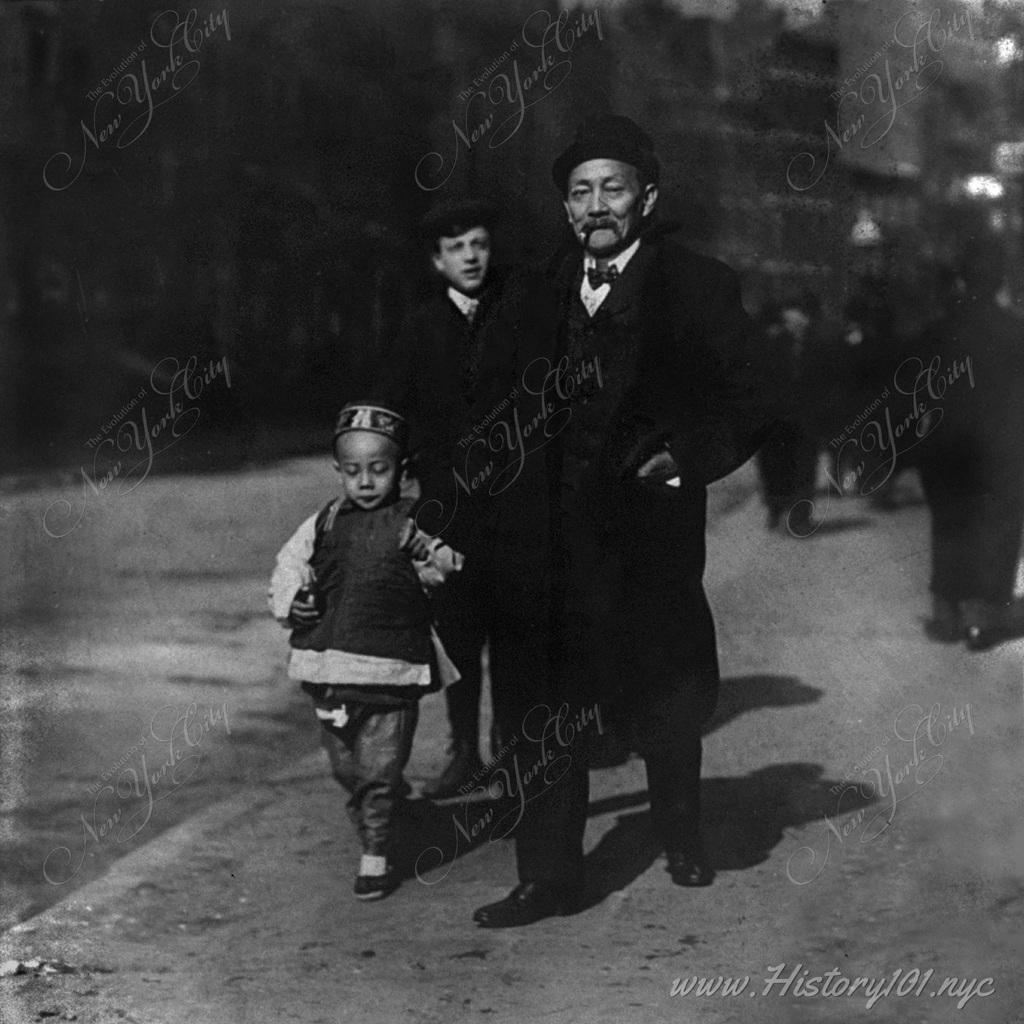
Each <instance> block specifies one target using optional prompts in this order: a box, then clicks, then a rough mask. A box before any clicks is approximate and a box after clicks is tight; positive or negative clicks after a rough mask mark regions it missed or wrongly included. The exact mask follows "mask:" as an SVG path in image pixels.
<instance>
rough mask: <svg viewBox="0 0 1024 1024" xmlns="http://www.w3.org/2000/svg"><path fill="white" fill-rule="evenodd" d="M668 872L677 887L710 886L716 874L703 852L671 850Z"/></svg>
mask: <svg viewBox="0 0 1024 1024" xmlns="http://www.w3.org/2000/svg"><path fill="white" fill-rule="evenodd" d="M667 870H668V873H669V876H670V877H671V879H672V881H673V882H675V883H676V885H685V886H698V885H710V884H711V883H712V882H713V881H714V880H715V872H714V870H713V869H712V867H711V864H710V863H709V862H708V858H707V854H705V853H704V852H703V851H699V852H696V853H693V852H683V851H682V850H670V851H669V853H668V868H667Z"/></svg>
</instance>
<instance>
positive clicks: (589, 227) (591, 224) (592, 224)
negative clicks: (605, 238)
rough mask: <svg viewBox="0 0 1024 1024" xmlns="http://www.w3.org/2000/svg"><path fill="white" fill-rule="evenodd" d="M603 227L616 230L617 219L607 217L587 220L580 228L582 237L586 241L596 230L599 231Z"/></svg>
mask: <svg viewBox="0 0 1024 1024" xmlns="http://www.w3.org/2000/svg"><path fill="white" fill-rule="evenodd" d="M601 228H611V229H613V230H614V228H615V221H613V220H607V219H605V220H591V221H587V223H586V224H584V225H583V227H582V228H581V229H580V238H582V239H583V241H584V242H585V241H586V240H587V239H588V238H590V236H591V235H592V234H593V233H594V232H595V231H599V230H600V229H601Z"/></svg>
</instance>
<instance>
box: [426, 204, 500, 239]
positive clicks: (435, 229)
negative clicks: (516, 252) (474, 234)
mask: <svg viewBox="0 0 1024 1024" xmlns="http://www.w3.org/2000/svg"><path fill="white" fill-rule="evenodd" d="M497 219H498V210H497V208H496V207H495V205H494V204H493V203H491V202H489V201H488V200H486V199H448V200H445V201H444V202H442V203H438V204H437V205H436V206H433V207H431V208H430V209H429V210H428V211H427V212H426V214H424V216H423V219H422V220H421V221H420V236H421V237H422V239H423V241H424V242H427V243H428V244H431V245H432V244H434V243H435V242H436V241H437V240H438V239H439V238H454V237H455V236H456V235H462V234H465V232H467V231H471V230H472V229H473V228H480V227H483V228H487V230H488V231H490V230H492V229H493V227H494V223H495V221H497Z"/></svg>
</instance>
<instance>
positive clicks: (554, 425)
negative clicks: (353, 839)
mask: <svg viewBox="0 0 1024 1024" xmlns="http://www.w3.org/2000/svg"><path fill="white" fill-rule="evenodd" d="M553 177H554V181H555V185H556V186H557V188H558V191H559V194H560V196H561V198H562V202H563V206H564V210H565V215H566V217H567V218H568V222H569V225H570V227H571V229H572V235H573V241H572V242H571V244H569V245H568V246H566V247H565V248H564V249H563V250H561V251H560V252H558V253H557V254H556V256H555V257H554V258H553V259H552V260H551V261H550V262H549V264H548V265H547V266H546V267H545V270H544V274H543V277H542V278H533V279H530V280H527V279H525V278H524V279H523V283H522V285H521V286H520V287H518V288H517V289H509V290H508V294H507V295H506V296H504V297H503V300H502V306H503V307H504V311H503V312H499V313H498V315H497V316H496V321H495V322H496V325H497V326H498V328H499V329H498V331H497V332H496V335H495V338H494V340H493V341H490V342H488V349H489V362H488V367H487V376H488V377H489V379H490V381H491V383H490V384H489V386H490V387H491V388H492V390H493V391H494V392H495V393H501V392H502V391H507V390H508V388H509V386H510V385H511V386H516V385H518V386H519V389H520V394H521V399H520V402H519V406H518V408H517V414H518V416H519V420H520V422H521V423H531V424H533V425H534V427H533V435H532V440H531V442H530V443H529V447H530V448H531V450H532V456H531V457H532V458H533V459H534V461H537V460H540V461H543V463H544V466H545V473H546V479H547V488H548V490H547V495H548V502H549V504H548V506H547V508H548V514H547V516H546V517H537V516H534V518H533V519H532V521H531V517H530V515H528V514H526V513H522V514H517V512H516V505H517V503H521V504H522V506H523V508H524V509H525V508H528V507H529V508H534V509H535V508H536V490H535V488H533V487H527V486H520V482H519V481H517V483H516V484H514V485H512V486H510V487H509V488H508V489H507V490H506V491H505V492H504V495H503V497H504V498H505V503H506V506H507V507H508V512H507V513H506V514H507V516H508V517H509V518H510V519H511V520H512V521H514V522H519V523H521V524H526V525H524V526H522V527H521V529H523V532H524V533H525V532H527V530H528V527H529V525H530V523H531V522H532V525H533V527H534V529H533V532H534V535H535V536H536V537H538V538H542V540H543V545H544V546H545V554H544V557H545V559H546V560H547V565H548V566H549V567H551V568H553V572H552V574H551V575H552V578H553V580H554V587H553V593H552V594H551V595H550V606H549V609H550V612H551V614H550V619H549V621H550V624H551V632H550V636H549V637H547V638H545V640H544V642H545V643H548V642H549V641H550V645H549V646H550V650H551V652H552V653H551V657H552V661H551V668H552V671H551V673H550V675H549V676H548V677H547V678H546V679H538V680H534V681H532V682H531V681H527V680H523V681H521V685H520V687H519V689H518V692H517V693H516V694H515V695H514V700H513V701H512V706H511V709H510V712H509V713H510V715H511V719H510V722H509V723H508V724H507V725H506V729H507V730H509V731H511V730H513V729H519V730H520V731H521V733H522V736H523V741H522V742H521V743H520V744H519V747H518V748H517V755H518V759H519V764H520V767H521V769H522V771H523V773H524V775H523V778H524V785H523V790H524V793H523V813H522V816H521V820H520V821H519V822H518V824H517V825H516V829H515V836H516V854H517V863H518V871H519V879H520V884H519V885H518V886H517V887H516V888H515V889H514V890H513V891H512V892H511V893H510V894H509V895H508V896H507V897H506V898H505V899H502V900H500V901H498V902H496V903H492V904H490V905H488V906H485V907H481V908H480V909H478V910H477V911H476V913H475V915H474V918H475V920H476V921H477V922H478V924H480V925H481V926H483V927H488V928H501V927H510V926H516V925H525V924H529V923H531V922H533V921H536V920H539V919H540V918H543V917H547V916H550V915H552V914H558V913H566V912H569V911H570V910H572V909H573V908H574V907H576V906H578V905H579V900H580V897H581V895H582V886H581V879H582V873H583V847H582V840H583V831H584V826H585V823H586V812H587V800H588V779H587V767H586V756H587V752H586V749H585V748H586V742H585V741H586V740H588V739H589V738H591V737H593V736H594V735H595V734H596V732H597V731H598V729H599V728H604V729H607V728H609V727H611V728H613V729H618V730H620V731H627V730H629V729H630V728H631V729H632V744H633V748H634V749H635V750H637V751H638V752H639V753H640V754H641V755H642V757H643V758H644V761H645V763H646V767H647V779H648V789H649V794H650V802H651V820H652V825H653V828H654V829H655V831H656V833H657V835H658V838H659V839H660V841H661V843H662V844H663V845H664V848H665V851H666V854H667V869H668V872H669V875H670V877H671V879H672V881H673V882H675V883H676V884H678V885H682V886H700V885H707V884H709V883H710V882H711V881H712V879H713V870H712V865H711V861H710V860H709V858H708V856H707V854H706V853H705V850H704V846H703V844H702V842H701V836H700V766H701V734H702V727H703V726H704V725H705V723H706V722H707V720H708V718H709V717H710V715H711V714H712V712H713V710H714V707H715V703H716V700H717V692H718V683H719V676H718V661H717V653H716V643H715V629H714V623H713V621H712V617H711V612H710V610H709V608H708V603H707V600H706V598H705V594H704V588H703V582H702V577H703V572H704V562H705V538H704V533H705V515H706V490H705V488H706V485H707V484H708V483H710V482H711V481H713V480H716V479H718V478H720V477H722V476H725V475H726V474H728V473H730V472H732V471H733V470H734V469H736V468H737V467H738V466H740V465H741V464H742V463H743V462H744V461H746V460H747V459H748V458H749V457H750V456H751V455H752V454H753V453H754V451H755V450H756V449H757V447H758V446H759V444H760V443H761V441H762V440H763V439H764V437H765V436H766V434H767V432H768V430H769V429H770V426H771V423H770V418H769V415H768V413H767V411H766V409H765V401H764V399H763V397H762V395H761V393H760V386H759V375H758V372H757V370H756V369H755V368H754V367H753V366H752V364H751V362H750V359H751V352H752V351H753V346H752V345H751V344H749V338H750V328H751V325H750V321H749V319H748V317H747V314H746V313H745V311H744V309H743V305H742V302H741V299H740V290H739V284H738V281H737V277H736V275H735V274H734V273H733V271H732V270H730V269H729V268H728V267H726V266H725V265H724V264H722V263H719V262H718V261H716V260H713V259H709V258H706V257H703V256H700V255H698V254H696V253H694V252H691V251H689V250H687V249H684V248H682V247H680V246H677V245H674V244H672V243H670V242H669V241H667V240H666V239H665V238H664V236H663V234H662V235H659V233H658V232H657V231H656V230H654V227H653V220H652V216H653V214H654V210H655V207H656V205H657V201H658V190H659V179H660V166H659V162H658V159H657V157H656V155H655V153H654V148H653V144H652V142H651V139H650V138H649V137H648V136H647V134H646V133H645V132H643V131H642V130H641V129H640V128H639V127H638V126H637V125H636V124H634V123H633V122H632V121H631V120H629V119H628V118H625V117H617V116H605V117H599V118H596V119H593V120H591V121H588V122H587V123H585V124H584V125H583V126H582V127H581V128H580V129H579V131H578V133H577V135H576V138H575V140H574V141H573V143H572V144H571V145H570V146H569V147H568V148H567V149H566V150H565V152H563V153H562V155H561V156H560V157H559V158H558V159H557V160H556V161H555V164H554V168H553ZM530 400H532V401H533V402H534V403H535V404H534V405H533V406H532V407H531V406H529V405H528V404H527V402H528V401H530ZM513 464H514V463H513ZM526 479H527V474H523V475H522V480H526ZM534 557H535V558H536V557H538V556H536V555H535V556H534ZM538 708H539V709H540V711H538ZM548 712H550V714H549V715H548V717H547V720H546V722H540V721H539V719H542V718H544V716H545V715H546V714H548ZM610 719H612V720H610ZM581 740H583V741H584V742H581Z"/></svg>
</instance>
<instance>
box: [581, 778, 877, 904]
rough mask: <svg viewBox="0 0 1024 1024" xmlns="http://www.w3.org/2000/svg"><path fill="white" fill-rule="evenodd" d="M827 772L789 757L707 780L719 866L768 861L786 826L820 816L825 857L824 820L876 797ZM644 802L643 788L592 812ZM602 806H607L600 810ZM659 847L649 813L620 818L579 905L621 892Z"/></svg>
mask: <svg viewBox="0 0 1024 1024" xmlns="http://www.w3.org/2000/svg"><path fill="white" fill-rule="evenodd" d="M822 773H823V769H822V767H821V766H820V765H816V764H807V763H803V762H791V763H788V764H774V765H769V766H768V767H766V768H758V769H757V770H756V771H753V772H750V773H748V774H747V775H745V776H743V777H742V778H717V779H705V780H704V783H703V785H702V787H701V789H702V803H703V806H704V810H703V821H704V824H703V828H702V832H703V838H704V845H705V847H706V849H707V852H708V857H709V858H710V860H711V865H712V867H713V868H714V869H715V871H716V872H721V871H742V870H744V869H747V868H752V867H754V866H756V865H758V864H763V863H764V862H765V861H766V860H768V858H769V856H770V855H771V851H772V850H773V849H774V848H775V847H776V846H777V845H778V843H779V842H780V841H781V840H782V839H783V837H784V834H785V829H787V828H791V827H798V826H801V825H806V824H807V823H808V822H812V821H818V820H820V821H822V835H821V840H820V842H819V843H818V847H819V849H818V850H817V851H816V852H817V853H820V854H822V856H827V850H828V842H829V837H828V835H827V834H826V829H827V827H828V826H826V825H825V823H824V819H825V817H826V816H828V817H829V818H836V817H838V816H839V815H840V814H842V815H843V816H844V817H845V816H846V815H848V814H849V813H850V812H856V811H859V810H861V809H862V808H864V807H868V806H870V805H872V804H874V803H876V802H877V797H875V796H873V795H866V793H865V792H862V791H860V790H855V789H854V788H852V787H846V786H844V784H843V780H841V779H827V778H822ZM865 789H866V787H865ZM833 790H834V791H835V792H833ZM840 799H841V800H842V805H841V806H840V805H839V800H840ZM646 800H647V794H646V792H645V791H643V790H639V791H637V792H635V793H630V794H623V795H621V796H617V797H613V798H611V799H610V800H608V801H601V802H599V803H598V804H592V805H591V808H590V811H591V814H594V813H601V812H602V810H603V811H608V810H614V809H617V808H618V807H620V806H628V805H629V804H641V803H644V802H645V801H646ZM600 804H603V805H604V806H603V807H601V808H600V809H599V805H600ZM661 852H662V849H661V846H660V844H659V843H658V841H657V839H655V837H654V835H653V833H652V831H651V824H650V814H649V813H648V812H647V811H636V812H633V813H631V814H623V815H620V816H619V817H618V818H616V821H615V825H614V826H613V827H612V828H611V829H610V830H609V831H608V832H606V833H605V834H604V836H602V837H601V841H600V842H599V843H598V844H597V846H596V847H595V848H594V849H593V850H592V851H591V852H590V853H589V854H588V855H587V857H586V872H587V887H586V894H585V898H584V901H583V906H582V907H581V909H583V910H585V909H587V908H589V907H592V906H595V905H596V904H598V903H600V902H601V901H602V900H604V899H605V898H607V897H608V896H609V895H610V894H611V893H613V892H617V891H619V890H621V889H624V888H625V887H626V886H627V885H629V884H630V883H631V882H633V881H634V880H635V879H636V878H638V877H639V876H640V875H642V874H643V873H644V872H645V871H647V870H648V869H649V868H650V867H651V865H652V864H653V863H654V862H655V861H656V860H657V859H658V857H659V856H660V854H661ZM802 866H803V865H801V867H802Z"/></svg>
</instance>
